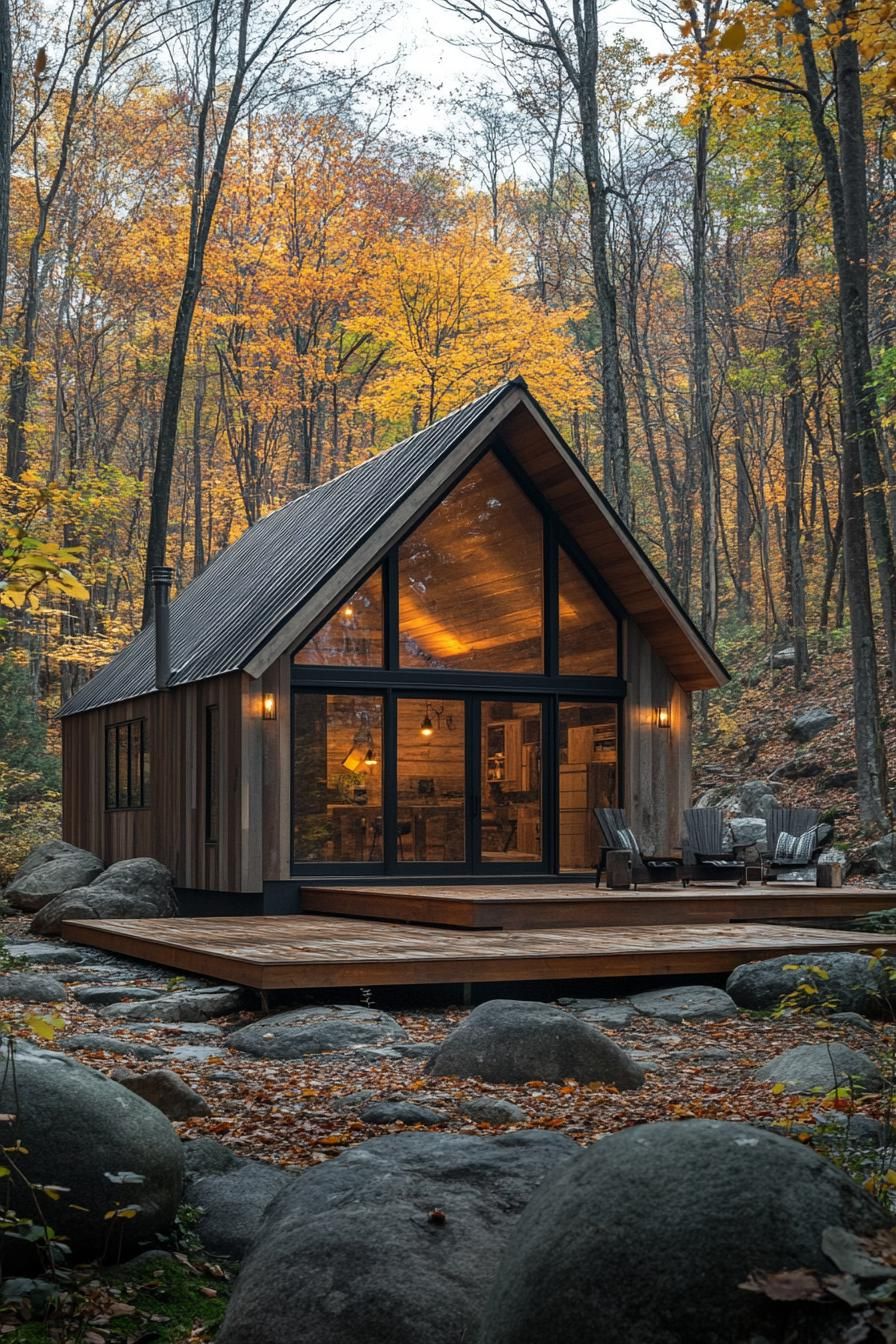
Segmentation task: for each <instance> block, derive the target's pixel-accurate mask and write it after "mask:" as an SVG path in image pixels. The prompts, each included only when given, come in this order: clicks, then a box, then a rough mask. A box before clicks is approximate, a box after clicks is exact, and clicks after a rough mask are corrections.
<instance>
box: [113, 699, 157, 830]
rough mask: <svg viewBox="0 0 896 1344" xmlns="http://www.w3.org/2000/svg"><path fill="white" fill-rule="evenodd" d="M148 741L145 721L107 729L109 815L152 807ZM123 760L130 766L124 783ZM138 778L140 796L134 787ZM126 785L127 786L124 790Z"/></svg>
mask: <svg viewBox="0 0 896 1344" xmlns="http://www.w3.org/2000/svg"><path fill="white" fill-rule="evenodd" d="M147 738H148V733H147V721H146V718H145V717H142V718H137V719H121V720H119V721H118V722H117V723H109V724H107V725H106V733H105V753H106V760H105V775H104V790H105V810H106V811H107V812H137V811H140V810H142V809H144V808H147V807H149V789H148V788H147V770H146V763H147V756H148V754H149V744H148V741H147ZM122 749H123V751H122ZM122 756H123V757H124V760H125V762H126V765H125V770H124V775H125V779H124V781H122V779H121V773H122V772H121V770H120V769H119V765H120V763H121V760H122ZM135 765H136V767H137V768H136V770H135V768H134V767H135ZM135 777H136V778H137V780H138V786H137V789H136V794H135V792H134V790H133V787H132V786H133V782H134V779H135ZM122 783H123V784H124V787H123V788H122Z"/></svg>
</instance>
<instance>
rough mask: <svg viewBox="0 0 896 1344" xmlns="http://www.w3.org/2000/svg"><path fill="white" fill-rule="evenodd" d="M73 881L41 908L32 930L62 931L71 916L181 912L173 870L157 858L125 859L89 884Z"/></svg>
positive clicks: (137, 916)
mask: <svg viewBox="0 0 896 1344" xmlns="http://www.w3.org/2000/svg"><path fill="white" fill-rule="evenodd" d="M26 880H28V879H26ZM71 885H72V890H66V891H65V892H64V894H62V895H58V896H56V897H55V899H54V900H51V901H49V902H48V903H47V904H46V905H44V906H43V907H42V908H41V909H39V910H38V912H37V914H36V915H35V917H34V919H33V920H32V921H31V932H32V933H36V934H42V935H46V934H59V933H61V932H62V925H63V923H64V921H65V920H67V919H170V918H171V917H172V916H173V915H176V914H177V900H176V897H175V893H174V885H173V883H172V880H171V874H170V872H169V871H168V869H167V868H166V867H165V865H164V864H162V863H158V862H157V861H156V860H155V859H123V860H122V862H121V863H113V864H112V866H111V867H110V868H107V869H106V871H105V872H104V873H102V874H101V875H100V876H99V877H97V879H96V881H91V882H90V885H89V886H88V885H87V883H86V882H85V883H84V884H83V885H81V884H78V883H73V884H71ZM35 908H36V907H35Z"/></svg>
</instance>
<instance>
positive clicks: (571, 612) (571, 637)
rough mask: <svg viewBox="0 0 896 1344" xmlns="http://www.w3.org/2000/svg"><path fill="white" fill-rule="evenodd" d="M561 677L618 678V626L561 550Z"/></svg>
mask: <svg viewBox="0 0 896 1344" xmlns="http://www.w3.org/2000/svg"><path fill="white" fill-rule="evenodd" d="M557 567H558V578H559V584H558V587H559V601H560V648H559V671H560V675H561V677H615V676H616V675H617V674H618V653H617V626H616V621H615V618H614V617H613V616H611V614H610V612H609V611H608V610H607V608H606V607H605V606H604V604H603V602H601V600H600V598H599V597H598V595H597V593H596V592H595V591H594V589H593V588H592V586H591V584H590V583H589V581H588V580H587V579H586V578H585V575H584V574H583V573H582V571H581V570H580V569H579V567H578V565H577V564H575V562H574V561H573V560H571V559H570V557H569V556H568V555H567V554H566V552H565V551H564V549H563V547H562V546H561V547H560V548H559V552H558V557H557Z"/></svg>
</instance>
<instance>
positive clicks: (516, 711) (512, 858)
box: [479, 699, 544, 865]
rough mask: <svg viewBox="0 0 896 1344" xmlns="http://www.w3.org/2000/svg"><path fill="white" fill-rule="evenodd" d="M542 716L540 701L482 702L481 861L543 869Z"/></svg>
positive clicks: (480, 738) (480, 770)
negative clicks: (541, 867) (528, 865)
mask: <svg viewBox="0 0 896 1344" xmlns="http://www.w3.org/2000/svg"><path fill="white" fill-rule="evenodd" d="M543 736H544V725H543V712H542V706H541V703H540V701H531V700H485V699H483V700H482V701H481V702H480V717H479V774H480V790H481V808H480V825H479V833H480V846H479V848H480V854H479V857H480V860H481V862H482V863H483V864H486V865H487V864H496V863H512V864H532V865H541V863H542V860H543V858H544V848H543V846H544V836H543V817H544V797H543V791H542V744H543Z"/></svg>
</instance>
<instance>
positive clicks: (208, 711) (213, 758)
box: [205, 705, 221, 845]
mask: <svg viewBox="0 0 896 1344" xmlns="http://www.w3.org/2000/svg"><path fill="white" fill-rule="evenodd" d="M218 733H219V727H218V706H217V705H206V707H205V843H206V844H207V845H216V844H217V843H218V811H219V804H220V789H219V786H218V774H219V763H220V758H221V746H220V742H219V739H218Z"/></svg>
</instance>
